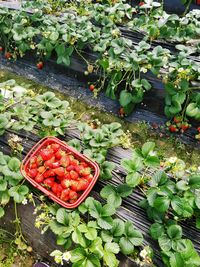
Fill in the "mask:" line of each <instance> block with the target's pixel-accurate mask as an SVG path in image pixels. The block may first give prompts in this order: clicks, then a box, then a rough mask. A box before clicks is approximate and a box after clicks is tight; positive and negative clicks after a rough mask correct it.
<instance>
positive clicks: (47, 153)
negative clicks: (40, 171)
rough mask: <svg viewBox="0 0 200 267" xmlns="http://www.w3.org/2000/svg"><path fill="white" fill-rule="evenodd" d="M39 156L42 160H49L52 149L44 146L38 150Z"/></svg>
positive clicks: (51, 155)
mask: <svg viewBox="0 0 200 267" xmlns="http://www.w3.org/2000/svg"><path fill="white" fill-rule="evenodd" d="M40 156H41V157H42V159H43V160H44V161H46V160H49V159H51V158H52V157H53V150H52V149H49V148H44V149H42V150H41V151H40Z"/></svg>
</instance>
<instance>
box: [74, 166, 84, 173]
mask: <svg viewBox="0 0 200 267" xmlns="http://www.w3.org/2000/svg"><path fill="white" fill-rule="evenodd" d="M83 169H84V167H83V166H82V165H78V166H74V170H75V171H76V172H77V173H78V174H80V173H81V171H82V170H83Z"/></svg>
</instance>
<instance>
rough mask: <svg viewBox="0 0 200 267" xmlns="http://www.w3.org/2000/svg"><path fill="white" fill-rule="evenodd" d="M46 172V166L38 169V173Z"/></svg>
mask: <svg viewBox="0 0 200 267" xmlns="http://www.w3.org/2000/svg"><path fill="white" fill-rule="evenodd" d="M45 171H46V168H45V166H40V167H39V168H38V172H39V173H44V172H45Z"/></svg>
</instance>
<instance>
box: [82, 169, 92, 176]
mask: <svg viewBox="0 0 200 267" xmlns="http://www.w3.org/2000/svg"><path fill="white" fill-rule="evenodd" d="M90 172H91V169H90V168H89V167H88V168H85V169H83V170H82V171H81V172H80V175H81V176H87V175H89V174H90Z"/></svg>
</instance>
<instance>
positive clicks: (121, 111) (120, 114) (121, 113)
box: [119, 107, 126, 118]
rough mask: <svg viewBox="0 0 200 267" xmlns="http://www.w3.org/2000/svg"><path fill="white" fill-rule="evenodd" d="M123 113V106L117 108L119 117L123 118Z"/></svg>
mask: <svg viewBox="0 0 200 267" xmlns="http://www.w3.org/2000/svg"><path fill="white" fill-rule="evenodd" d="M125 115H126V114H125V111H124V108H123V107H121V108H120V109H119V116H120V117H121V118H124V117H125Z"/></svg>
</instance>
